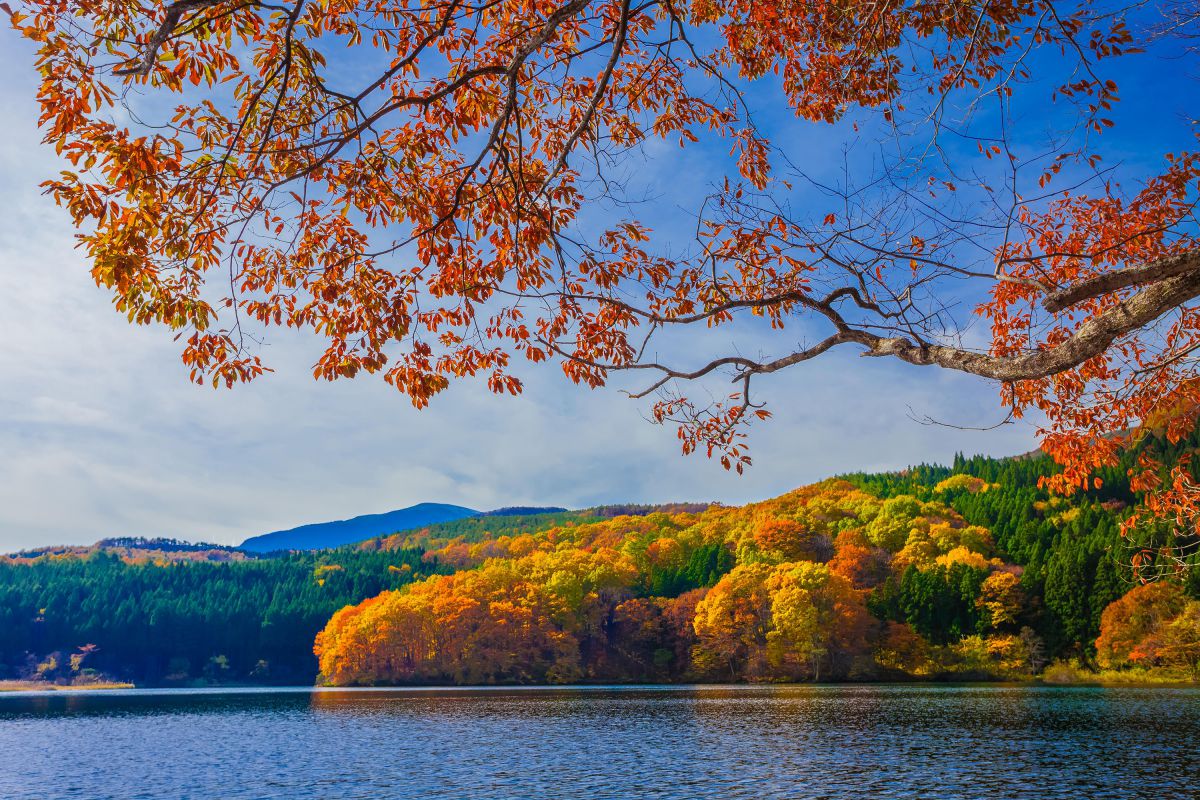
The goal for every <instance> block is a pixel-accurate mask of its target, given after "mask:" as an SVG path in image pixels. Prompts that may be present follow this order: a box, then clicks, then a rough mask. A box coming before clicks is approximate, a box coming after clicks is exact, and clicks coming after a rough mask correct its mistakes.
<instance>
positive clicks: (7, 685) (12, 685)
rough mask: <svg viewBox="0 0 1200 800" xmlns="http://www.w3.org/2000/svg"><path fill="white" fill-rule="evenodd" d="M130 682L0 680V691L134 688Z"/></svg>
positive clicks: (72, 690)
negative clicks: (70, 682)
mask: <svg viewBox="0 0 1200 800" xmlns="http://www.w3.org/2000/svg"><path fill="white" fill-rule="evenodd" d="M136 688H138V687H137V686H135V685H134V684H132V683H83V684H79V685H76V686H72V685H69V684H68V685H65V686H63V685H60V684H57V683H49V682H47V681H0V692H79V691H103V690H105V689H136Z"/></svg>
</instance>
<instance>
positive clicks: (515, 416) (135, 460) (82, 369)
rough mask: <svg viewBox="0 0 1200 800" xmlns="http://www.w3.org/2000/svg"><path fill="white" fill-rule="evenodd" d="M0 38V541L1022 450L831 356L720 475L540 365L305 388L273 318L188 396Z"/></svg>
mask: <svg viewBox="0 0 1200 800" xmlns="http://www.w3.org/2000/svg"><path fill="white" fill-rule="evenodd" d="M0 37H4V38H3V46H2V47H0V71H2V72H3V74H4V75H6V76H7V80H6V81H5V83H4V85H3V87H0V115H2V116H3V118H4V119H5V120H6V121H7V125H6V127H5V128H4V129H3V131H0V186H3V187H4V192H3V193H2V194H0V453H2V454H3V458H2V459H0V550H9V549H15V548H18V547H29V546H36V545H42V544H51V543H63V542H81V543H82V542H90V541H94V540H96V539H98V538H100V537H104V536H112V535H126V534H128V535H163V536H177V537H180V538H186V539H203V540H210V541H221V542H237V541H240V540H241V539H243V538H245V537H246V536H249V535H253V534H257V533H261V532H264V531H269V530H274V529H278V528H283V527H287V526H291V525H296V524H301V523H305V522H313V521H320V520H326V519H334V518H341V517H348V516H353V515H356V514H362V513H371V512H379V511H385V510H389V509H393V508H398V507H401V506H405V505H409V504H411V503H416V502H421V501H441V502H451V503H460V504H463V505H469V506H473V507H476V508H494V507H497V506H503V505H514V504H558V505H566V506H581V505H588V504H595V503H603V502H626V501H630V502H649V501H668V500H676V499H681V500H710V499H713V500H721V501H726V502H744V501H747V500H751V499H755V498H761V497H766V496H770V495H772V494H776V493H779V492H782V491H785V490H787V489H789V488H792V487H795V486H797V485H800V484H803V483H805V482H810V481H813V480H817V479H820V478H822V477H824V476H827V475H830V474H833V473H837V472H844V471H850V470H856V469H889V468H898V467H902V466H905V465H907V464H910V463H914V462H920V461H929V460H941V461H944V460H946V459H948V458H950V457H951V456H952V455H953V453H954V452H955V451H956V450H959V449H962V450H966V451H969V452H977V451H988V452H994V453H1011V452H1020V451H1023V450H1027V449H1029V448H1030V447H1031V446H1032V432H1031V431H1030V430H1029V429H1028V428H1027V427H1008V428H1005V429H1002V430H1000V431H997V432H993V433H986V434H983V433H970V432H962V431H955V430H951V429H948V428H938V427H928V426H923V425H920V424H918V423H916V422H914V421H912V420H911V419H910V418H909V416H908V409H909V407H911V408H912V409H913V410H914V411H915V412H916V413H918V414H929V415H932V416H935V417H940V418H943V419H945V420H947V421H950V422H954V423H956V424H980V423H987V422H992V421H995V419H996V418H997V416H998V412H997V411H996V408H997V406H996V399H995V392H994V389H993V388H991V387H989V386H987V385H985V384H982V383H980V382H978V381H975V380H972V379H970V378H967V377H964V376H959V375H951V374H948V373H935V372H931V371H921V370H916V369H913V368H906V367H904V366H902V365H899V364H888V363H882V362H879V361H877V360H863V359H859V358H856V357H855V356H854V355H853V354H852V353H849V352H847V353H844V354H839V355H837V356H835V357H832V358H829V359H825V360H821V361H819V362H817V363H813V364H812V365H811V366H810V367H808V368H806V369H803V370H798V371H792V372H789V373H786V374H782V375H780V376H777V377H775V378H773V379H772V380H770V381H764V382H763V386H762V387H761V391H763V392H764V394H765V396H766V397H767V399H768V400H770V401H771V404H772V408H773V410H774V412H775V415H776V416H775V419H774V420H773V421H772V422H770V423H769V424H767V425H763V426H760V427H759V428H758V430H756V431H755V433H754V437H753V440H752V445H753V448H754V457H755V466H754V467H753V468H752V469H751V470H750V471H749V473H748V474H747V475H746V476H744V477H740V478H739V477H737V476H736V475H733V474H730V473H726V472H725V471H724V470H722V469H721V468H720V467H719V466H718V465H716V464H715V463H712V462H708V461H705V460H704V459H702V458H689V459H683V458H681V457H680V456H679V451H678V443H677V441H676V439H675V436H674V432H673V431H672V430H670V429H663V428H657V427H654V426H652V425H649V424H647V423H645V422H644V421H643V419H642V415H643V414H644V413H645V406H644V405H640V404H638V403H634V402H631V401H629V400H626V399H624V398H623V397H622V396H621V395H619V394H618V393H617V391H615V390H604V391H599V392H589V391H587V390H582V389H578V388H576V387H574V386H572V385H570V384H569V383H568V382H567V381H566V380H565V379H563V378H562V377H561V375H559V374H557V373H556V372H554V371H553V370H542V371H539V372H535V373H534V374H532V375H531V376H530V382H529V387H528V392H527V394H526V395H525V396H523V397H520V398H515V399H514V398H495V397H491V396H488V395H486V393H485V392H484V391H483V389H482V387H481V386H479V385H478V384H471V383H464V384H461V385H457V386H455V387H453V388H452V389H451V390H450V391H449V392H448V393H447V394H446V396H444V397H442V398H439V400H438V402H436V403H435V404H434V406H433V408H431V409H429V410H427V411H424V412H420V413H418V412H416V411H415V410H413V409H412V408H411V406H409V404H408V403H407V401H406V400H405V399H404V398H403V397H400V396H398V395H397V394H396V393H395V392H394V391H393V390H391V389H390V388H389V387H387V386H386V385H384V384H382V383H381V382H379V381H376V380H373V379H370V378H368V379H360V380H358V381H352V382H343V383H339V384H318V383H315V382H313V381H312V380H311V379H309V378H308V374H309V365H310V364H311V361H312V359H313V356H314V355H315V352H314V348H313V347H312V346H311V344H310V343H309V342H307V341H306V340H305V339H304V338H303V337H299V336H295V335H289V334H288V333H286V332H284V333H273V338H272V343H271V345H270V348H269V352H268V357H269V358H270V360H271V363H272V365H273V366H275V367H276V368H278V370H279V372H278V373H277V374H274V375H271V376H268V377H266V378H264V379H263V380H262V381H261V382H258V383H256V384H254V385H251V386H248V387H243V388H239V389H237V390H234V391H223V390H222V391H214V390H211V389H203V388H197V387H195V386H192V385H190V384H189V383H187V380H186V375H185V371H184V369H183V367H182V366H181V364H180V363H179V361H178V357H177V351H176V347H175V345H174V344H173V343H172V342H171V340H170V337H169V336H168V335H166V333H165V332H164V331H162V330H159V329H147V328H134V327H131V326H129V325H128V324H127V323H126V322H125V321H124V319H123V318H122V317H121V316H120V315H118V314H115V313H114V312H113V311H112V309H111V304H110V300H109V298H108V297H107V296H106V294H105V293H104V292H102V291H100V290H99V289H97V288H96V287H95V286H94V285H93V284H92V282H91V280H90V277H89V276H88V272H87V266H86V264H84V263H83V260H82V259H81V257H80V255H79V254H78V253H77V252H76V251H75V250H74V248H73V240H72V230H71V227H70V224H69V221H68V220H67V218H66V215H65V214H64V213H63V212H61V211H60V210H58V209H57V208H55V207H54V205H53V203H52V202H51V201H50V200H49V199H47V198H45V197H43V196H42V195H41V194H40V193H39V190H38V188H37V184H38V183H39V182H40V181H41V180H43V179H44V178H45V177H46V176H47V175H50V174H53V172H54V170H55V169H56V166H55V161H54V157H53V154H52V153H50V152H48V151H47V150H46V149H45V148H41V147H39V146H38V144H37V142H38V138H39V137H38V134H37V132H36V130H35V127H34V121H35V118H36V109H35V106H34V103H33V94H34V88H35V81H34V73H33V70H32V68H31V58H30V49H29V47H28V46H27V44H26V43H25V42H22V41H20V40H18V39H16V37H15V36H14V35H13V34H12V33H11V32H5V33H2V34H0Z"/></svg>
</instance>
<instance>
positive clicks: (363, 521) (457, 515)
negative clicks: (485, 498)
mask: <svg viewBox="0 0 1200 800" xmlns="http://www.w3.org/2000/svg"><path fill="white" fill-rule="evenodd" d="M479 513H480V512H478V511H476V510H474V509H471V508H466V507H465V506H453V505H447V504H445V503H418V504H417V505H415V506H409V507H408V508H401V509H397V510H396V511H388V512H386V513H383V514H363V515H362V516H359V517H353V518H351V519H343V520H336V521H333V522H316V523H312V524H309V525H301V526H299V527H296V528H289V529H287V530H283V531H274V532H272V533H264V534H262V535H260V536H251V537H250V538H249V539H247V540H246V541H244V542H242V543H241V545H240V548H241V549H242V550H248V551H250V552H252V553H268V552H271V551H273V550H322V549H325V548H328V547H340V546H341V545H344V544H352V543H353V542H361V541H362V540H364V539H370V538H372V537H375V536H386V535H388V534H392V533H398V532H400V531H408V530H412V529H414V528H421V527H424V526H425V525H434V524H436V523H439V522H453V521H454V520H456V519H462V518H463V517H474V516H476V515H478V514H479Z"/></svg>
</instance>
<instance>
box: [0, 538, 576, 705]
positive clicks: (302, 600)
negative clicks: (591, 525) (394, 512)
mask: <svg viewBox="0 0 1200 800" xmlns="http://www.w3.org/2000/svg"><path fill="white" fill-rule="evenodd" d="M576 516H578V515H576ZM568 518H569V516H568V515H561V514H549V515H533V516H495V517H486V518H480V519H481V520H486V521H487V525H488V527H489V529H490V530H492V531H494V532H497V533H504V532H524V531H530V530H538V529H539V528H542V527H546V526H548V525H551V524H559V523H561V522H563V521H565V520H566V519H568ZM472 525H473V523H472V522H471V521H468V520H460V521H456V522H452V523H447V526H446V529H445V530H441V529H440V526H432V527H430V528H428V529H425V530H423V531H421V532H418V533H410V534H406V536H410V537H411V538H412V539H413V540H414V541H420V540H423V539H425V538H428V537H433V536H439V537H441V536H456V535H459V532H461V531H465V530H470V529H471V528H472ZM175 544H179V543H175ZM135 545H136V546H135ZM212 552H219V553H223V552H226V551H225V550H218V551H213V550H211V548H208V547H200V548H198V549H197V548H196V547H194V546H187V545H180V547H178V548H176V547H174V546H172V544H171V543H169V542H168V543H166V544H165V545H164V544H163V543H162V542H141V541H138V542H135V541H133V540H114V541H113V542H111V543H100V544H99V545H97V546H94V547H90V548H45V549H42V550H38V551H33V552H27V553H22V554H16V555H14V556H7V557H0V679H4V678H16V677H23V678H36V677H45V678H47V679H73V678H77V677H79V676H78V675H77V674H75V673H79V672H81V671H83V670H92V671H95V672H97V673H101V674H104V675H107V676H109V677H114V678H116V677H119V678H122V679H128V680H133V681H136V682H138V683H147V684H158V683H187V682H191V681H196V680H205V681H217V682H220V681H254V682H269V683H297V682H299V683H311V682H312V680H313V677H314V675H315V674H316V659H315V658H314V657H313V653H312V642H313V637H314V636H315V635H316V633H317V631H319V630H320V629H321V627H322V626H323V625H324V624H325V622H326V621H327V620H328V619H329V617H330V615H331V614H333V612H334V611H336V610H338V609H339V608H341V607H343V606H344V605H346V604H347V603H356V602H358V601H360V600H362V599H363V598H366V597H371V596H372V595H375V594H378V593H379V592H381V591H383V590H385V589H392V588H396V587H399V586H402V585H404V584H405V583H407V582H409V581H410V580H412V579H413V578H414V577H420V576H424V575H429V574H433V573H435V572H438V571H439V570H442V569H443V568H442V567H441V566H440V565H439V564H438V561H437V559H436V558H435V557H433V556H428V555H426V552H425V548H424V547H421V546H419V545H415V546H411V547H405V546H400V545H398V544H397V543H396V542H394V541H392V542H387V543H384V542H381V541H369V542H364V543H363V544H362V545H357V546H352V547H343V548H338V549H336V550H326V551H310V552H299V553H280V554H275V555H271V556H254V557H250V558H246V557H245V554H243V553H241V552H240V551H232V552H233V553H235V554H236V556H237V559H236V560H225V561H224V562H222V563H208V562H198V561H193V560H188V559H189V558H190V557H192V556H196V555H198V554H200V555H203V554H208V553H212ZM88 645H93V646H94V647H92V648H88V650H87V651H86V654H85V655H84V657H83V659H82V660H81V661H79V663H78V668H77V669H75V670H72V660H71V657H72V655H75V656H79V655H80V654H81V653H80V648H83V647H86V646H88Z"/></svg>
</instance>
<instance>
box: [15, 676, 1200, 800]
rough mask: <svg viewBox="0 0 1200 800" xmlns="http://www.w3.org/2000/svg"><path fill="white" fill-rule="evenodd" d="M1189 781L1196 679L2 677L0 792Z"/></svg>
mask: <svg viewBox="0 0 1200 800" xmlns="http://www.w3.org/2000/svg"><path fill="white" fill-rule="evenodd" d="M410 797H411V798H425V799H427V800H451V799H453V800H462V798H487V799H488V800H493V799H495V800H508V799H509V798H511V799H512V800H518V799H519V800H538V799H539V798H564V800H566V799H568V798H569V799H570V800H590V799H591V798H606V799H607V798H613V799H614V800H615V799H616V798H664V799H670V800H676V799H678V800H706V799H707V798H713V799H714V800H715V799H716V798H721V799H722V800H727V799H735V798H746V799H747V800H749V799H750V798H754V800H775V799H776V798H780V799H782V798H797V799H799V798H804V799H805V800H808V799H810V798H811V799H812V800H816V799H817V798H829V799H830V800H834V799H837V800H840V799H841V798H854V799H855V800H892V799H893V798H931V799H937V800H951V799H954V798H997V799H998V800H999V799H1003V800H1022V799H1023V798H1029V799H1030V800H1057V799H1058V798H1063V799H1066V798H1070V800H1109V798H1112V799H1113V800H1116V799H1117V798H1120V799H1121V800H1126V799H1127V798H1155V799H1156V800H1174V799H1175V798H1181V799H1182V798H1196V797H1200V690H1195V689H1125V688H1122V689H1101V688H1049V687H1047V688H1041V687H997V686H985V687H979V686H964V687H952V686H951V687H948V686H936V687H925V686H836V687H835V686H817V687H812V686H808V687H792V686H789V687H774V686H771V687H744V686H740V687H590V688H547V689H540V688H539V689H511V688H510V689H432V690H421V689H414V690H313V689H308V688H305V689H294V690H279V689H270V690H254V689H249V690H162V691H151V690H121V691H110V692H91V693H87V692H79V693H69V692H56V693H46V694H40V693H12V694H0V798H4V799H5V800H10V799H11V800H17V799H18V798H20V799H24V798H37V799H38V800H52V799H53V798H88V799H89V800H92V799H93V798H95V799H99V798H114V799H117V798H119V799H120V800H135V799H137V798H147V799H149V798H154V799H155V800H157V799H158V798H172V799H173V800H174V799H175V798H255V799H258V798H331V799H332V798H336V799H337V800H342V799H343V798H347V799H353V798H371V799H372V800H376V799H378V798H410Z"/></svg>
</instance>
